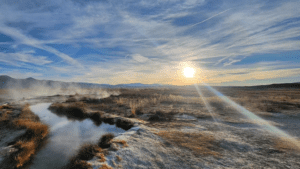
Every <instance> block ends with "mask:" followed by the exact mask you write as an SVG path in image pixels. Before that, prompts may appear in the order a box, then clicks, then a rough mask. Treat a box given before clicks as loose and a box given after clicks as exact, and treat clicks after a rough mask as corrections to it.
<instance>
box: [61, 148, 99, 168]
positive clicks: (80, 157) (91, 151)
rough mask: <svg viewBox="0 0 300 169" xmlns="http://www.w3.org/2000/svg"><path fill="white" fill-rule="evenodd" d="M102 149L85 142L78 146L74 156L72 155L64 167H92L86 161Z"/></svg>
mask: <svg viewBox="0 0 300 169" xmlns="http://www.w3.org/2000/svg"><path fill="white" fill-rule="evenodd" d="M101 151H102V149H101V148H100V147H98V146H97V145H93V144H85V145H83V146H81V147H80V149H79V150H78V153H77V155H76V156H74V157H72V158H71V160H70V162H69V164H68V165H67V166H66V167H65V169H92V166H91V165H90V164H88V163H87V162H86V161H88V160H91V159H92V158H93V157H94V156H95V155H96V154H97V153H98V152H101Z"/></svg>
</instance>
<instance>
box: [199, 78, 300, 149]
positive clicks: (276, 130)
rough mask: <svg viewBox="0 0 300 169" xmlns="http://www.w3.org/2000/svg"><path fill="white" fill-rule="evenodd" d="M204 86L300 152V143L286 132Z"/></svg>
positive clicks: (209, 87) (208, 87)
mask: <svg viewBox="0 0 300 169" xmlns="http://www.w3.org/2000/svg"><path fill="white" fill-rule="evenodd" d="M202 84H204V85H205V86H206V87H207V89H209V90H210V91H211V92H213V93H214V94H215V95H217V96H218V97H219V98H221V99H222V100H223V101H224V102H225V103H227V104H229V105H230V106H232V107H233V108H235V109H236V110H237V111H239V112H240V113H241V114H243V115H244V116H246V117H248V118H249V119H251V120H252V121H253V122H255V124H257V125H259V126H260V127H262V128H264V129H265V130H267V131H269V132H270V133H273V134H274V135H276V136H279V137H280V138H284V139H285V140H287V141H290V142H291V143H292V144H294V145H295V146H296V147H297V149H299V150H300V143H299V141H298V140H297V139H295V138H294V137H292V136H290V135H289V134H287V133H285V132H284V131H282V130H280V129H279V128H277V127H275V126H273V125H271V124H270V123H269V122H268V121H266V120H264V119H262V118H260V117H259V116H257V115H255V114H254V113H252V112H250V111H248V110H247V109H245V108H244V107H242V106H240V105H238V104H237V103H235V102H234V101H232V100H230V99H229V98H228V97H226V96H225V95H223V94H222V93H220V92H219V91H217V90H216V89H214V88H212V87H211V86H209V85H208V84H205V83H203V82H202Z"/></svg>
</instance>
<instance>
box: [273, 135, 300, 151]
mask: <svg viewBox="0 0 300 169" xmlns="http://www.w3.org/2000/svg"><path fill="white" fill-rule="evenodd" d="M274 148H275V149H277V150H280V151H298V152H300V141H299V140H298V139H297V140H294V139H293V140H292V139H289V138H280V139H275V140H274Z"/></svg>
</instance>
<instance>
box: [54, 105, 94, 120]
mask: <svg viewBox="0 0 300 169" xmlns="http://www.w3.org/2000/svg"><path fill="white" fill-rule="evenodd" d="M49 109H50V110H53V111H54V113H57V114H63V115H66V116H67V117H68V118H77V119H84V118H87V117H89V115H88V113H87V111H86V104H85V103H83V102H74V103H69V104H67V103H53V104H51V105H50V107H49Z"/></svg>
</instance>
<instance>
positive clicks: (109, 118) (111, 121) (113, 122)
mask: <svg viewBox="0 0 300 169" xmlns="http://www.w3.org/2000/svg"><path fill="white" fill-rule="evenodd" d="M102 120H103V121H104V123H108V124H110V125H112V124H115V119H114V118H112V117H108V116H103V117H102Z"/></svg>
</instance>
